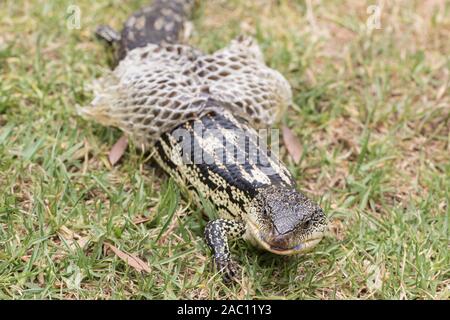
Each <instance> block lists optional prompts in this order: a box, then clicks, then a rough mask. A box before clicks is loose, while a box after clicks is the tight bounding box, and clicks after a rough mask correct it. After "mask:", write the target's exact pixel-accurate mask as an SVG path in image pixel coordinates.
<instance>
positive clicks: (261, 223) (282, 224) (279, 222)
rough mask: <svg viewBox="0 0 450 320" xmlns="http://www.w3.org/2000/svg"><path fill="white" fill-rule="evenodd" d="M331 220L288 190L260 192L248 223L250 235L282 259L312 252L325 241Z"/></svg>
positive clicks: (274, 187) (273, 187) (275, 189)
mask: <svg viewBox="0 0 450 320" xmlns="http://www.w3.org/2000/svg"><path fill="white" fill-rule="evenodd" d="M326 226H327V219H326V217H325V214H324V213H323V211H322V209H321V208H320V207H319V206H318V205H317V204H316V203H314V202H313V201H311V200H310V199H308V198H307V197H306V196H305V195H303V194H302V193H300V192H298V191H296V190H295V189H293V188H287V187H284V186H270V187H266V188H263V189H261V190H259V192H258V195H257V196H256V197H255V199H254V206H253V210H251V212H250V214H249V219H248V232H249V233H250V238H251V239H252V240H253V242H256V244H257V245H259V246H260V247H262V248H264V249H266V250H268V251H270V252H273V253H276V254H281V255H292V254H297V253H303V252H307V251H309V250H311V249H312V248H313V247H314V246H315V245H317V244H318V243H319V242H320V240H321V239H322V237H323V234H324V231H325V228H326Z"/></svg>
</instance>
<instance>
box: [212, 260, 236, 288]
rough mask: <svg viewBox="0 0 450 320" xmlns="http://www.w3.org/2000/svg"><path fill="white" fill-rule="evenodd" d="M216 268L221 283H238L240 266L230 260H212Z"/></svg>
mask: <svg viewBox="0 0 450 320" xmlns="http://www.w3.org/2000/svg"><path fill="white" fill-rule="evenodd" d="M214 261H215V265H216V268H217V269H218V270H219V271H220V272H221V274H222V278H223V281H224V282H225V283H229V282H232V281H235V282H237V281H239V279H240V278H241V277H240V270H241V268H240V266H239V265H238V264H237V263H236V262H235V261H233V260H231V259H226V260H224V259H214Z"/></svg>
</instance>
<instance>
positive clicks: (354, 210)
mask: <svg viewBox="0 0 450 320" xmlns="http://www.w3.org/2000/svg"><path fill="white" fill-rule="evenodd" d="M143 3H145V1H138V0H132V1H122V0H109V1H95V2H92V1H88V0H73V1H66V0H61V1H45V0H22V1H16V0H3V1H1V3H0V11H1V12H2V14H1V15H0V190H1V192H0V299H20V298H21V299H24V298H45V299H80V298H89V299H90V298H101V299H109V298H118V299H128V298H133V299H141V298H149V299H154V298H161V299H177V298H193V299H205V298H238V299H239V298H255V299H261V298H275V299H304V298H309V299H335V298H337V299H352V298H357V299H377V298H378V299H379V298H382V299H416V298H418V299H449V298H450V261H449V260H450V259H449V206H448V202H449V192H450V178H449V177H450V156H449V155H450V145H449V138H450V130H449V128H450V124H449V111H450V95H449V81H450V79H449V78H450V76H449V69H450V58H449V52H450V41H449V39H450V3H449V2H448V1H444V0H442V1H439V0H434V1H433V0H427V1H409V0H404V1H384V3H383V2H381V3H382V4H383V7H382V8H381V19H380V21H379V22H380V24H379V25H378V26H377V21H376V19H375V18H374V17H373V16H371V15H372V14H373V13H374V11H373V10H374V9H375V7H371V6H372V5H375V4H377V2H376V1H357V0H346V1H336V0H335V1H315V0H306V1H269V0H267V1H237V0H235V1H203V4H201V5H200V7H199V9H198V10H197V12H196V15H195V17H194V26H195V29H194V33H193V35H192V40H191V42H192V43H193V44H194V45H196V46H198V47H200V48H201V49H203V50H205V51H213V50H215V49H218V48H220V47H222V46H223V45H225V44H226V43H227V42H228V41H229V40H230V39H232V38H233V37H235V36H237V35H238V34H239V33H245V34H250V35H253V36H254V37H255V38H256V39H257V40H258V41H259V43H260V44H261V47H262V50H263V52H264V54H265V58H266V61H267V63H268V64H269V65H270V66H271V67H273V68H275V69H277V70H279V71H280V72H281V73H282V74H283V75H285V76H286V78H287V79H288V80H289V82H290V83H291V85H292V87H293V91H294V100H295V104H296V105H295V107H294V108H292V109H291V110H289V113H288V114H287V115H286V117H285V118H284V119H283V121H284V124H285V125H287V126H289V127H290V128H291V129H292V130H293V132H294V133H295V134H296V135H297V137H298V138H299V140H300V143H301V146H302V148H303V152H302V157H301V161H300V163H299V164H294V162H293V161H292V160H291V158H290V156H289V155H288V154H287V152H286V149H285V148H284V147H282V149H281V151H282V153H283V159H284V160H285V162H286V163H287V164H288V167H289V169H290V170H291V171H292V172H293V174H294V175H295V177H296V178H297V180H298V184H299V188H300V189H301V190H303V191H304V192H305V193H306V194H308V195H309V196H310V197H312V198H313V199H315V200H317V201H318V202H319V203H320V204H321V205H322V207H323V208H324V210H325V212H326V214H327V215H328V217H329V218H330V227H329V231H328V232H327V236H326V237H325V239H324V240H323V241H322V242H321V243H320V245H319V246H318V247H317V249H316V250H315V251H313V252H311V253H309V254H306V255H303V256H297V257H280V256H275V255H272V254H270V253H264V252H260V251H257V250H255V249H254V248H253V247H251V246H250V245H247V244H245V243H242V242H237V243H236V244H235V245H234V246H233V254H234V255H235V256H237V257H239V260H240V263H241V264H242V266H243V279H242V281H241V282H240V283H237V284H234V285H225V284H223V283H222V281H221V279H220V277H218V276H217V275H216V274H215V273H214V271H213V270H212V269H211V267H210V252H209V251H208V249H207V247H206V245H205V243H204V241H203V238H202V233H203V228H204V226H205V223H206V221H205V219H204V218H203V217H202V210H200V209H198V208H195V207H193V206H191V205H190V204H189V203H188V202H187V201H186V200H185V199H184V198H183V197H181V196H180V194H179V192H178V189H177V187H176V186H175V185H174V183H172V182H171V181H169V180H168V179H167V177H166V176H165V175H164V174H163V173H162V172H161V171H160V170H159V169H158V168H157V167H156V166H155V165H153V164H148V162H146V161H145V160H146V159H145V155H142V154H141V153H140V152H139V151H138V150H137V149H136V148H135V147H134V146H132V145H131V146H129V148H128V150H127V152H126V154H125V155H124V156H123V158H122V159H121V161H120V162H119V163H118V164H117V165H116V166H114V167H112V166H111V165H110V164H109V162H108V152H109V150H110V149H111V146H112V145H113V144H114V143H115V141H116V140H117V139H118V138H119V137H120V136H121V134H120V132H119V131H118V130H116V129H112V128H104V127H101V126H100V125H97V124H94V123H91V122H87V121H85V120H83V119H81V118H79V117H78V116H77V114H76V111H75V106H76V105H85V104H87V103H89V101H90V99H91V98H92V92H91V91H90V90H89V87H88V85H89V83H90V82H91V80H92V79H94V78H97V77H99V76H101V75H102V73H104V72H105V70H107V68H108V63H109V62H110V59H111V55H109V54H107V53H106V51H105V47H104V46H103V45H102V44H101V43H100V42H98V41H96V40H95V39H94V38H93V36H92V35H93V30H94V29H95V26H96V25H98V24H100V23H109V24H112V25H113V26H115V27H120V25H121V23H122V22H123V21H124V19H125V18H126V17H127V15H128V14H129V13H131V12H132V11H133V10H134V9H137V8H138V7H140V6H141V5H142V4H143ZM70 5H75V6H77V7H70ZM74 8H75V9H74ZM77 8H79V10H80V11H79V13H80V14H81V16H80V20H79V22H80V26H79V27H80V29H77V28H76V27H77V19H76V14H77V10H78V9H77ZM73 10H75V11H73ZM74 12H75V13H74ZM371 27H379V28H378V29H377V28H371ZM146 163H147V164H146ZM112 246H113V247H112ZM127 254H128V256H127ZM130 255H133V257H136V258H138V259H140V260H133V261H132V260H130V259H131V258H130V257H131V256H130ZM127 257H128V258H127ZM141 263H144V266H143V267H142V265H141V268H139V266H140V264H141ZM139 269H143V270H142V271H140V272H139V271H138V270H139Z"/></svg>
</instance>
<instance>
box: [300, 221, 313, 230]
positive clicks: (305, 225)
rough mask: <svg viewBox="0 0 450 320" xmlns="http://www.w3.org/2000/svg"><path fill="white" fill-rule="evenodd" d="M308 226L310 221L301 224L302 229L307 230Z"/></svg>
mask: <svg viewBox="0 0 450 320" xmlns="http://www.w3.org/2000/svg"><path fill="white" fill-rule="evenodd" d="M310 226H311V220H306V221H305V222H303V223H302V228H303V229H308V228H309V227H310Z"/></svg>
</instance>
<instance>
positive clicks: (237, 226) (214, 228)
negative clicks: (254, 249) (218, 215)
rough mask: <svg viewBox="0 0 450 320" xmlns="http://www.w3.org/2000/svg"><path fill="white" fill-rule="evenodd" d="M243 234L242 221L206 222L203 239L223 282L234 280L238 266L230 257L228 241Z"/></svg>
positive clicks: (221, 220) (217, 220) (243, 226)
mask: <svg viewBox="0 0 450 320" xmlns="http://www.w3.org/2000/svg"><path fill="white" fill-rule="evenodd" d="M244 233H245V224H244V222H242V221H236V220H227V219H216V220H213V221H210V222H208V224H207V225H206V228H205V239H206V243H207V244H208V246H209V247H210V248H211V250H212V251H213V253H214V263H215V265H216V267H217V268H218V269H219V270H220V271H221V272H222V274H223V279H224V281H225V282H229V281H231V280H233V279H236V278H237V276H238V271H239V266H238V264H237V263H236V262H234V261H233V260H232V259H231V257H230V248H229V246H228V241H229V240H233V239H236V238H239V237H242V235H243V234H244Z"/></svg>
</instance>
